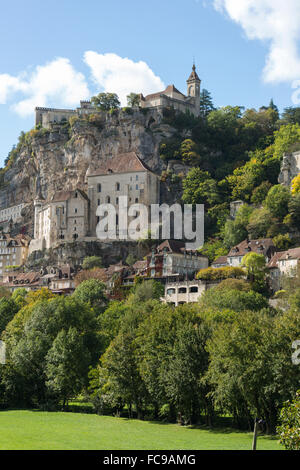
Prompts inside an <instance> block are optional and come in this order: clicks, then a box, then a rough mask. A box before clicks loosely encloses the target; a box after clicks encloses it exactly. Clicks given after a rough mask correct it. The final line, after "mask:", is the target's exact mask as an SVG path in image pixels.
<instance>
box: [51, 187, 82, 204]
mask: <svg viewBox="0 0 300 470" xmlns="http://www.w3.org/2000/svg"><path fill="white" fill-rule="evenodd" d="M75 192H77V193H79V194H80V195H81V196H82V197H83V198H84V199H87V200H88V197H87V195H86V194H85V192H84V191H82V190H81V189H74V190H71V191H58V192H56V193H55V194H54V196H53V198H52V201H51V202H64V201H67V200H68V199H70V198H71V197H73V196H74V194H75Z"/></svg>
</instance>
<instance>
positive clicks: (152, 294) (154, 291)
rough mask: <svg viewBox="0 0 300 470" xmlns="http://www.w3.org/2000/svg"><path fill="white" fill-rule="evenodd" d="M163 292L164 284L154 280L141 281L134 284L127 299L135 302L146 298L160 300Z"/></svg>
mask: <svg viewBox="0 0 300 470" xmlns="http://www.w3.org/2000/svg"><path fill="white" fill-rule="evenodd" d="M164 292H165V289H164V286H163V285H162V284H161V283H160V282H158V281H154V280H150V281H143V282H142V283H138V284H137V285H136V287H135V288H134V290H133V293H132V295H131V297H130V299H129V300H130V301H132V302H135V303H137V304H139V303H142V302H147V301H148V300H155V299H157V300H160V298H161V297H162V296H163V295H164Z"/></svg>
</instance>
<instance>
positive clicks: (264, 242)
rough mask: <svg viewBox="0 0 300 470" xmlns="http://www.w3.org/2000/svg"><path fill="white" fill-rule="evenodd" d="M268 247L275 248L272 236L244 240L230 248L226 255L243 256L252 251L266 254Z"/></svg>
mask: <svg viewBox="0 0 300 470" xmlns="http://www.w3.org/2000/svg"><path fill="white" fill-rule="evenodd" d="M270 248H273V249H274V250H275V247H274V244H273V241H272V238H261V239H259V240H244V241H242V242H241V243H239V244H238V245H236V246H234V247H233V248H231V250H230V252H229V254H228V256H229V257H231V256H245V255H246V254H248V253H251V252H254V253H258V254H263V255H266V254H267V253H268V251H269V249H270Z"/></svg>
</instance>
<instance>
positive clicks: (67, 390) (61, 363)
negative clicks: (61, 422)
mask: <svg viewBox="0 0 300 470" xmlns="http://www.w3.org/2000/svg"><path fill="white" fill-rule="evenodd" d="M90 363H91V356H90V353H89V350H88V348H87V347H86V346H85V345H84V341H83V337H82V335H81V334H80V333H79V332H78V331H77V329H76V328H74V327H71V328H69V330H67V331H65V330H61V331H60V332H59V333H58V335H57V336H56V338H55V340H54V341H53V343H52V347H51V348H50V349H49V351H48V353H47V355H46V366H45V372H46V386H47V388H48V389H49V390H50V391H51V392H53V393H54V394H55V395H58V397H59V398H60V399H62V400H63V409H64V408H65V405H66V403H67V402H68V400H69V399H70V398H72V397H75V396H76V395H77V394H78V393H80V392H81V391H82V389H83V387H84V386H86V385H87V378H88V370H89V365H90Z"/></svg>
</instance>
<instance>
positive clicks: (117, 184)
mask: <svg viewBox="0 0 300 470" xmlns="http://www.w3.org/2000/svg"><path fill="white" fill-rule="evenodd" d="M116 191H120V183H116Z"/></svg>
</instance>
